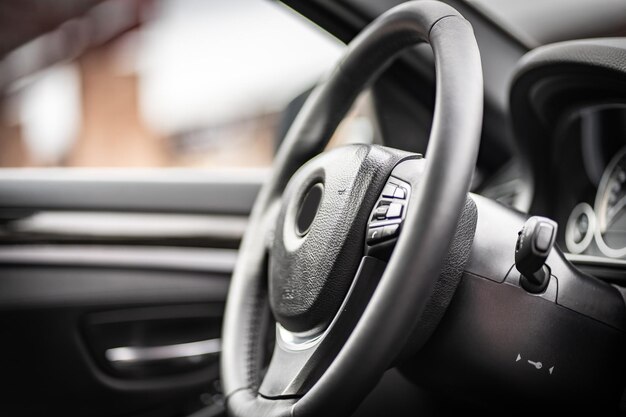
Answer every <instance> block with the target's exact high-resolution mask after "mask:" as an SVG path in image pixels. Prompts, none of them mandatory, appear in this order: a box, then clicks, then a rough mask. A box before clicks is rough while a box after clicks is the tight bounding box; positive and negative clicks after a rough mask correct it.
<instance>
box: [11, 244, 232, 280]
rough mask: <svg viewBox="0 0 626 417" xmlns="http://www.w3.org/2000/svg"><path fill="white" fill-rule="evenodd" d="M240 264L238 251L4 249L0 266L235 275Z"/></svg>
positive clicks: (162, 248) (121, 248) (89, 248)
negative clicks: (65, 266)
mask: <svg viewBox="0 0 626 417" xmlns="http://www.w3.org/2000/svg"><path fill="white" fill-rule="evenodd" d="M236 261H237V250H236V249H208V248H207V249H204V248H176V247H142V246H88V245H80V246H77V245H16V246H2V247H0V265H2V264H20V265H22V264H23V265H28V266H33V265H71V266H94V265H96V266H103V265H105V266H116V267H133V268H167V269H172V270H184V271H191V270H193V271H209V272H214V273H224V274H231V273H232V272H233V269H234V268H235V263H236Z"/></svg>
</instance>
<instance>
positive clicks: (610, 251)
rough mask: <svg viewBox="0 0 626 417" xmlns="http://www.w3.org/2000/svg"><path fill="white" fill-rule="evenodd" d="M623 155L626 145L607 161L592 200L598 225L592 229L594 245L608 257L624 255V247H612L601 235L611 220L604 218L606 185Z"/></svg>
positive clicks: (606, 197) (625, 249)
mask: <svg viewBox="0 0 626 417" xmlns="http://www.w3.org/2000/svg"><path fill="white" fill-rule="evenodd" d="M625 156H626V147H624V148H622V149H621V150H620V151H619V152H618V153H617V154H615V156H614V157H613V158H612V159H611V162H609V165H608V166H607V167H606V168H605V170H604V173H603V174H602V179H600V185H598V191H597V193H596V199H595V202H594V210H595V212H596V216H597V218H598V227H596V229H595V231H594V237H595V241H596V245H598V249H600V252H602V253H603V254H604V255H606V256H608V257H610V258H622V257H624V256H626V247H624V248H619V249H615V248H612V247H610V246H609V245H607V244H606V242H605V241H604V237H603V236H602V234H603V233H604V232H606V228H607V227H608V222H609V221H610V220H612V219H607V218H606V209H607V204H608V201H607V199H608V194H607V193H606V191H607V187H608V185H609V181H610V179H611V176H612V174H613V171H614V170H615V167H616V166H617V165H618V164H619V162H620V160H622V159H623V158H624V157H625Z"/></svg>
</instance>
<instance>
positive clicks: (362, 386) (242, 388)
mask: <svg viewBox="0 0 626 417" xmlns="http://www.w3.org/2000/svg"><path fill="white" fill-rule="evenodd" d="M420 42H426V43H429V44H430V45H431V47H432V49H433V52H434V56H435V65H436V74H437V94H436V103H435V113H434V118H433V124H432V129H431V135H430V140H429V145H428V150H427V154H426V156H427V164H426V168H425V172H424V178H423V180H422V182H421V183H420V186H419V187H418V188H417V190H415V192H414V193H413V195H412V196H411V204H410V205H409V207H408V211H407V215H406V224H405V230H407V231H409V232H407V233H403V234H402V235H401V236H400V237H399V239H398V242H397V244H396V248H395V251H394V253H393V255H392V257H391V259H390V262H389V264H388V266H387V268H386V270H385V272H384V274H383V276H382V278H381V280H380V283H379V284H378V288H377V289H376V291H375V292H374V294H373V295H372V298H371V300H370V302H369V305H368V306H367V308H366V309H365V311H364V313H363V315H362V317H361V319H360V320H359V322H358V324H357V325H356V327H355V328H354V330H353V331H352V334H351V335H350V337H349V339H348V340H347V342H346V343H345V345H344V346H343V348H342V349H341V351H340V352H339V354H338V355H337V357H336V358H335V360H334V361H333V363H332V364H331V365H330V366H329V368H328V369H327V370H326V371H325V372H324V373H323V375H322V376H321V377H320V378H319V380H318V381H317V383H316V384H315V385H314V386H313V387H312V388H311V389H310V390H309V391H308V392H307V393H306V394H305V395H304V396H303V397H301V398H297V399H295V398H294V399H288V398H287V399H281V400H270V399H266V398H263V397H261V396H259V395H257V392H256V389H257V384H258V368H257V363H258V358H257V357H256V356H257V355H259V353H258V350H259V346H260V344H261V338H262V335H261V334H260V332H259V329H260V328H262V325H261V324H262V323H260V322H259V320H261V319H262V317H264V315H263V314H262V313H263V311H267V294H266V286H265V285H264V281H263V280H264V278H265V274H264V271H265V270H266V268H267V264H266V262H267V238H266V237H267V236H268V233H270V231H271V230H272V226H273V225H272V222H273V219H274V218H275V215H276V212H277V209H278V204H279V201H280V196H281V194H282V191H283V190H284V188H285V186H286V184H287V183H288V181H289V179H290V178H291V176H292V175H293V173H294V172H295V171H296V169H298V168H299V167H300V166H301V165H303V164H304V163H305V162H306V161H308V160H309V159H310V158H311V157H313V156H315V155H317V154H319V153H320V152H322V151H323V149H324V147H325V145H326V143H327V141H328V140H329V138H330V136H331V134H332V133H333V131H334V130H335V128H336V127H337V125H338V124H339V122H340V121H341V120H342V118H343V117H344V115H345V114H346V112H347V111H348V109H349V108H350V106H351V104H352V102H353V101H354V99H355V97H356V96H357V95H358V93H359V92H361V91H362V90H363V88H364V87H365V86H366V85H367V84H368V83H369V82H371V81H372V80H373V79H375V78H376V76H377V75H378V74H379V73H380V72H381V71H382V70H383V69H384V68H385V67H386V66H387V65H388V64H389V63H390V61H391V60H392V59H393V58H394V57H395V56H397V54H398V53H399V52H401V51H403V50H404V49H405V48H407V47H410V46H413V45H415V44H417V43H420ZM482 100H483V85H482V69H481V64H480V55H479V51H478V47H477V45H476V41H475V39H474V36H473V32H472V29H471V26H470V24H469V23H468V22H467V21H466V20H465V19H463V17H462V16H461V15H460V14H459V13H458V12H456V11H455V10H454V9H453V8H451V7H450V6H447V5H445V4H444V3H440V2H437V1H419V2H409V3H404V4H402V5H400V6H397V7H395V8H393V9H391V10H390V11H389V12H387V13H385V14H383V15H382V16H381V17H379V18H378V19H376V20H375V21H374V22H373V23H372V24H371V25H369V26H368V27H367V28H366V29H365V30H364V31H363V32H362V33H361V34H360V35H359V36H357V37H356V38H355V40H354V41H353V42H351V43H350V45H349V47H348V50H347V52H346V55H345V56H344V58H343V59H342V61H341V62H340V64H339V65H338V66H337V68H336V69H335V71H334V72H333V73H332V74H331V75H330V76H329V77H328V78H327V79H326V80H325V81H324V82H323V83H321V84H320V85H319V86H318V87H317V88H316V89H315V90H314V92H313V93H312V94H311V96H310V97H309V99H308V100H307V102H306V104H305V106H304V107H303V109H302V111H301V112H300V114H299V115H298V117H297V119H296V121H295V122H294V125H293V126H292V127H291V129H290V131H289V133H288V135H287V138H286V139H285V142H284V143H283V145H282V146H281V148H280V150H279V152H278V154H277V157H276V160H275V162H274V169H273V171H272V174H271V177H270V179H269V181H268V182H267V183H266V184H265V185H264V187H263V188H262V190H261V192H260V194H259V196H258V198H257V201H256V203H255V206H254V209H253V212H252V214H251V216H250V223H249V227H248V230H247V232H246V235H245V236H244V239H243V241H242V245H241V248H240V251H239V259H238V263H237V267H236V269H235V272H234V275H233V278H232V281H231V287H230V291H229V296H228V300H227V306H226V313H225V318H224V327H223V336H222V340H223V350H222V352H223V353H222V358H221V372H222V382H223V388H224V393H225V395H226V397H227V406H228V412H229V413H230V414H231V415H234V416H237V417H243V416H252V415H267V416H281V415H296V416H313V415H337V414H341V413H345V412H347V411H349V410H351V409H352V408H353V407H354V406H355V405H357V404H358V402H359V401H360V399H361V398H363V396H364V395H366V394H367V392H369V390H370V389H371V388H372V387H373V385H374V384H375V383H376V382H377V381H378V379H379V378H380V376H381V375H382V374H383V372H384V371H385V370H386V369H387V368H388V366H389V365H390V364H391V362H392V361H393V359H394V358H395V357H396V356H397V355H398V353H399V352H400V351H401V349H402V348H403V346H404V344H405V343H406V341H407V339H408V338H409V336H410V329H412V328H413V327H414V326H415V323H416V322H417V320H419V318H420V316H421V313H422V311H423V309H424V307H425V306H426V304H427V301H428V299H429V297H430V295H431V293H432V289H433V287H434V284H435V282H436V280H437V277H438V276H439V271H440V269H441V266H442V261H443V259H444V257H445V256H446V253H447V251H448V248H449V245H450V242H451V240H452V237H453V235H454V232H455V229H456V226H457V222H458V219H459V217H460V215H461V212H462V209H463V206H464V203H465V199H466V195H467V192H468V191H469V186H470V181H471V177H472V173H473V170H474V166H475V163H476V156H477V153H478V146H479V142H480V131H481V123H482V104H483V102H482ZM270 239H271V234H270ZM363 364H367V366H363Z"/></svg>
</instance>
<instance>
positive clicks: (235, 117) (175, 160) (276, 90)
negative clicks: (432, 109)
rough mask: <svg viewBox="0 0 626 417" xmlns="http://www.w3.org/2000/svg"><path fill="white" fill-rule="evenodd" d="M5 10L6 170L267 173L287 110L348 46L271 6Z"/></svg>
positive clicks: (248, 0) (245, 2)
mask: <svg viewBox="0 0 626 417" xmlns="http://www.w3.org/2000/svg"><path fill="white" fill-rule="evenodd" d="M0 13H1V14H2V15H3V20H5V21H8V22H11V27H10V28H9V27H6V28H5V29H4V30H2V37H1V39H0V53H1V54H3V55H4V54H6V55H4V58H3V59H2V60H1V61H0V92H1V96H0V97H1V100H0V110H1V111H0V166H2V167H224V166H229V167H232V166H245V167H263V166H267V165H268V164H269V163H270V162H271V160H272V156H273V153H274V150H275V147H276V146H277V143H276V142H277V141H279V140H280V137H281V135H282V134H284V132H283V131H282V130H283V129H282V126H281V123H282V122H283V121H282V117H283V115H282V112H283V110H284V109H285V108H286V107H287V105H288V103H289V102H290V101H291V100H292V99H294V98H295V97H297V96H298V95H300V94H301V93H302V92H304V91H306V90H307V89H310V88H311V87H312V86H313V85H314V84H315V82H317V81H318V80H319V78H320V77H321V76H322V75H323V74H324V73H325V72H326V71H328V70H329V69H330V68H331V67H332V66H333V65H334V64H335V63H336V61H337V60H338V59H339V57H340V54H341V52H342V48H343V45H342V44H341V43H340V42H339V41H337V40H336V39H334V38H332V37H331V36H330V35H327V34H326V33H325V32H323V31H321V30H319V28H316V27H314V26H313V24H312V23H311V22H309V21H307V20H305V19H304V18H302V17H301V16H299V15H297V14H296V13H294V12H292V11H291V10H290V9H288V8H287V7H286V6H284V5H282V4H278V3H274V2H269V1H258V0H230V1H219V0H188V1H184V2H182V1H175V0H154V1H153V0H108V1H95V0H88V1H87V0H85V1H55V2H49V1H43V2H42V1H36V0H26V1H23V2H3V3H2V5H0ZM42 32H44V34H43V35H41V33H42ZM30 37H32V39H30V40H29V41H28V42H24V40H25V39H29V38H30ZM356 125H357V126H358V125H359V123H358V122H357V124H356ZM361 125H362V123H361ZM357 128H358V127H357ZM365 129H367V127H365ZM361 130H362V129H361ZM362 133H363V132H362V131H361V134H362ZM347 135H348V136H349V133H347ZM344 136H345V135H344ZM366 136H367V134H366ZM348 140H349V138H348Z"/></svg>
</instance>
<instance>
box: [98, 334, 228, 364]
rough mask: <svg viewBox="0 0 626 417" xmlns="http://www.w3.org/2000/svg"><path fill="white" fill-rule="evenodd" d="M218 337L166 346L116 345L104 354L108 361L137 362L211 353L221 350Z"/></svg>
mask: <svg viewBox="0 0 626 417" xmlns="http://www.w3.org/2000/svg"><path fill="white" fill-rule="evenodd" d="M221 349H222V348H221V340H220V339H208V340H200V341H198V342H190V343H179V344H175V345H166V346H145V347H117V348H112V349H107V351H106V352H105V354H104V356H105V357H106V358H107V360H108V361H109V362H113V363H124V364H133V365H135V364H138V363H143V362H153V361H166V360H173V359H184V358H191V357H194V356H204V355H213V354H217V353H220V352H221Z"/></svg>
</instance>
